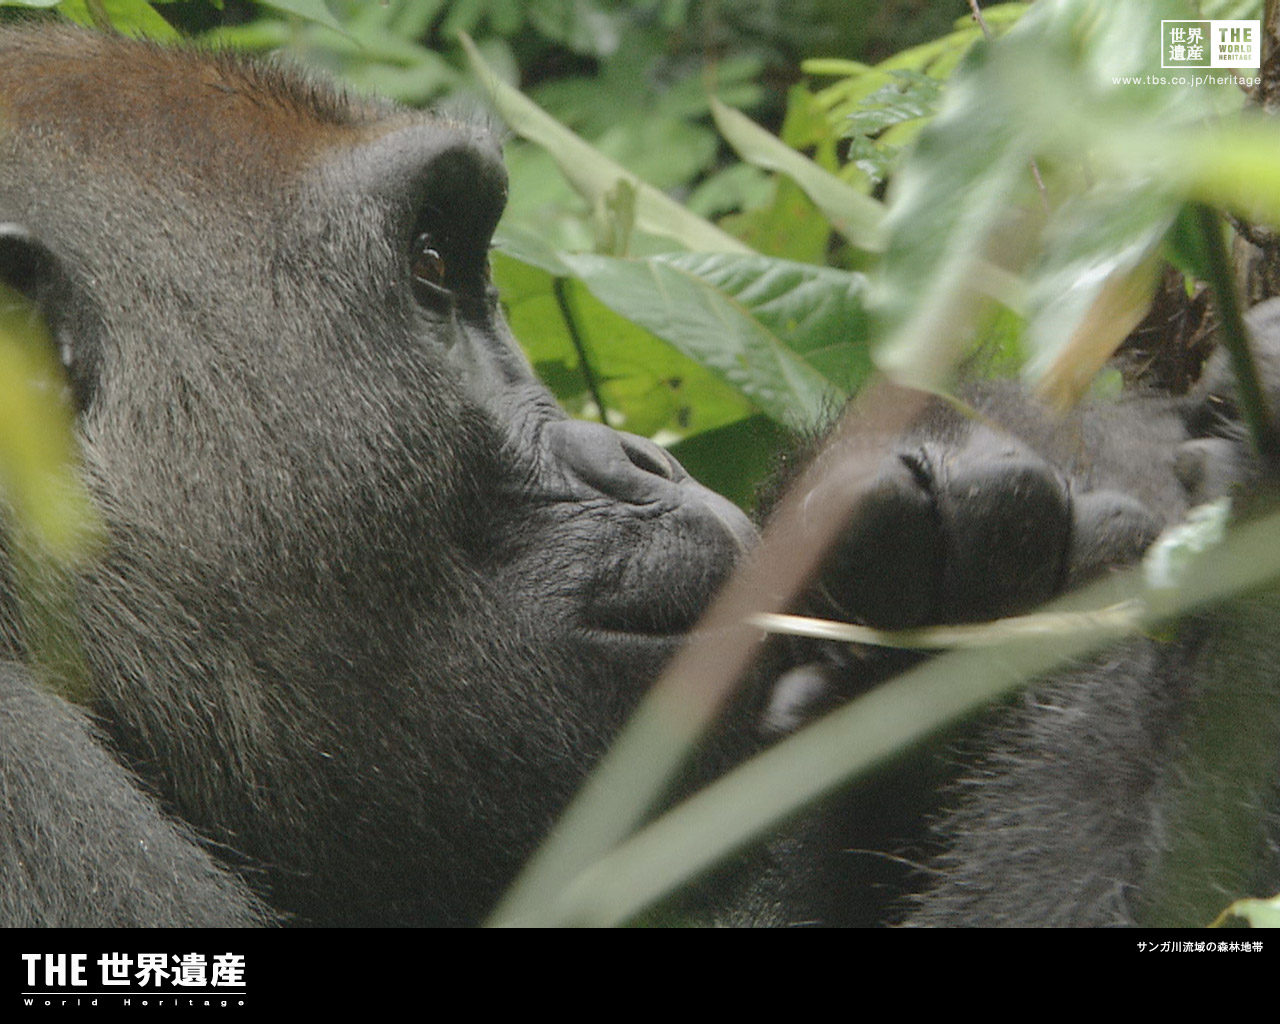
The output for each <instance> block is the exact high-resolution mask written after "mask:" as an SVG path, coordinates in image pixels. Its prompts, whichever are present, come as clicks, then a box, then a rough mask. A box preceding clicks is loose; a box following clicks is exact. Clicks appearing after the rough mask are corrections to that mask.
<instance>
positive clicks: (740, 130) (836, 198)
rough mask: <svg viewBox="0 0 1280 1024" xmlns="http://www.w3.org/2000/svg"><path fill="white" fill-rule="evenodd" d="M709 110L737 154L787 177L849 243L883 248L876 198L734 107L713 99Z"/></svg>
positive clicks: (882, 215) (882, 211)
mask: <svg viewBox="0 0 1280 1024" xmlns="http://www.w3.org/2000/svg"><path fill="white" fill-rule="evenodd" d="M711 111H712V113H713V114H714V116H715V119H716V126H717V127H718V128H719V129H720V131H721V133H722V134H723V135H724V137H725V139H726V140H727V141H728V142H729V145H731V146H733V148H734V149H735V150H736V151H737V153H738V155H739V156H741V157H742V159H744V160H746V161H747V162H748V163H751V164H755V165H756V166H757V167H763V168H765V169H766V170H771V171H779V172H781V173H783V174H786V175H787V176H788V177H790V178H791V179H792V180H793V181H794V182H795V183H796V184H797V185H799V186H800V187H801V188H802V189H804V191H805V193H806V194H807V195H808V196H809V198H810V199H812V200H813V201H814V203H815V204H816V205H817V207H818V208H819V209H820V210H821V211H822V212H823V214H825V215H826V217H827V218H828V219H829V220H830V221H831V224H832V226H833V227H834V228H835V229H836V230H837V231H839V232H840V233H841V234H842V235H844V237H845V238H847V239H848V240H849V241H850V242H852V243H853V244H854V245H856V246H858V247H860V248H862V249H867V250H870V251H877V250H879V249H880V248H882V246H883V232H882V225H883V220H884V208H883V207H882V206H881V205H880V203H878V202H877V201H876V200H874V199H872V198H871V197H870V196H866V195H863V194H862V193H861V192H859V191H858V190H857V189H855V188H852V187H851V186H849V185H848V184H846V183H845V182H843V181H841V180H840V179H839V178H837V177H836V176H835V175H834V174H831V173H829V172H828V171H824V170H823V169H822V168H821V167H819V166H818V165H817V164H815V163H814V162H813V161H812V160H810V159H808V158H807V157H805V156H803V155H802V154H800V153H797V152H796V151H795V150H794V149H792V148H791V147H790V146H788V145H786V143H784V142H782V141H781V140H780V139H777V138H775V137H774V136H772V135H770V134H769V133H768V132H766V131H765V130H764V129H763V128H761V127H759V126H758V125H757V124H755V123H754V122H753V121H751V120H750V119H749V118H747V117H745V116H743V115H742V114H740V113H739V112H738V111H736V110H733V109H732V108H730V107H726V106H725V105H724V104H723V103H720V102H718V101H715V100H713V101H712V103H711Z"/></svg>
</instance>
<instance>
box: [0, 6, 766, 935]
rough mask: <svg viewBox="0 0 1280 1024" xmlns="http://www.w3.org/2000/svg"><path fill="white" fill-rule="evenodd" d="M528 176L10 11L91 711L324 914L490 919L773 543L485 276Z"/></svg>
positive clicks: (4, 154)
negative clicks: (510, 183) (653, 686)
mask: <svg viewBox="0 0 1280 1024" xmlns="http://www.w3.org/2000/svg"><path fill="white" fill-rule="evenodd" d="M505 195H506V177H505V174H504V171H503V168H502V165H501V159H500V154H499V151H498V147H497V145H496V144H495V142H494V141H493V139H492V138H491V137H490V136H489V135H488V134H487V133H486V132H485V131H484V130H482V129H480V128H478V127H476V126H474V125H470V124H466V123H458V122H455V121H451V120H446V119H441V118H437V117H431V116H425V115H421V114H416V113H409V112H406V111H404V110H401V109H399V108H397V107H394V106H391V105H388V104H383V103H378V102H371V101H364V100H355V99H351V98H348V97H346V96H343V95H340V94H338V93H336V92H335V91H334V90H332V89H331V88H330V87H328V86H326V85H323V84H319V83H316V82H313V81H310V80H307V79H305V78H303V77H300V76H299V75H297V74H295V73H292V72H289V71H286V70H281V69H278V68H273V67H263V66H262V65H258V64H252V63H249V62H247V61H243V60H241V59H238V58H237V57H235V56H234V55H230V54H207V53H198V52H193V51H184V50H165V49H161V48H157V47H153V46H151V45H147V44H143V43H136V42H130V41H124V40H121V39H109V38H103V37H97V36H92V35H88V34H83V33H80V32H72V31H48V30H40V31H33V30H5V31H3V32H0V278H3V279H4V280H5V281H7V282H9V283H11V284H13V285H16V286H17V287H18V288H20V289H21V290H22V291H24V292H25V293H27V294H28V295H29V296H31V297H32V298H34V299H35V300H36V301H37V302H38V304H39V305H40V307H41V309H42V310H43V312H44V314H45V315H46V317H47V319H48V321H49V323H50V325H51V328H52V332H53V334H54V337H55V340H56V344H57V346H58V349H59V354H60V356H61V358H62V360H63V362H64V364H65V366H66V368H67V374H68V378H69V381H70V386H71V390H72V394H73V396H74V401H75V403H76V405H77V415H78V427H79V435H80V438H81V442H82V450H83V461H84V467H85V473H86V476H87V478H88V481H89V484H90V488H91V491H92V494H93V496H94V499H95V502H96V503H97V505H98V506H99V508H100V510H101V513H102V515H103V518H104V520H105V522H106V524H107V528H108V542H107V546H106V551H105V554H104V555H103V557H102V558H101V560H100V561H99V562H98V563H97V564H95V565H94V566H93V567H92V568H91V569H89V570H87V571H86V573H85V575H84V578H83V579H82V580H80V581H79V584H78V600H79V608H78V612H77V618H78V628H79V630H80V632H81V635H82V638H83V645H84V648H85V652H86V657H87V660H88V663H89V666H90V669H91V675H92V684H93V692H94V708H95V710H96V711H97V712H98V713H100V714H101V716H102V718H103V720H104V722H105V723H106V727H107V729H108V730H109V733H110V735H111V737H112V740H113V742H114V744H116V745H117V747H118V748H119V749H120V750H121V751H123V752H124V753H125V754H126V756H127V758H128V760H129V762H130V763H131V764H132V765H133V766H134V767H135V768H136V769H137V770H139V771H140V772H142V773H143V774H144V775H145V776H146V778H147V779H148V782H149V784H150V785H152V786H154V787H155V788H156V789H157V790H158V791H159V793H160V794H161V795H162V796H163V798H164V799H165V800H166V801H167V802H168V804H169V805H170V806H171V807H172V809H173V810H175V811H176V812H177V813H179V814H181V815H182V816H183V817H185V818H186V819H187V820H189V821H190V822H192V823H194V825H195V826H196V827H197V828H198V829H199V830H200V831H202V832H203V833H205V834H206V835H208V836H210V837H211V838H213V839H215V840H217V841H219V842H220V843H223V844H225V845H226V846H227V847H229V848H231V849H232V850H234V851H237V852H238V853H240V854H243V855H244V856H245V857H246V858H247V860H248V862H249V864H250V865H251V866H253V867H254V868H255V869H257V870H261V871H262V872H263V873H265V878H266V889H267V891H268V892H269V894H270V897H271V899H272V900H273V901H274V902H276V903H277V905H279V906H281V907H283V908H285V909H286V910H290V911H293V912H297V913H299V914H301V915H303V916H304V917H306V918H307V919H312V920H328V921H339V920H342V921H348V922H354V921H381V922H395V921H423V920H444V921H462V920H467V919H471V918H474V917H475V916H476V915H477V914H479V913H481V912H482V911H483V910H484V909H486V907H487V905H488V904H489V903H490V902H491V900H492V898H493V895H494V893H495V892H497V891H499V890H500V888H501V886H502V885H503V884H504V883H505V881H506V880H507V879H509V877H510V876H511V874H512V872H513V870H514V868H515V867H516V866H517V865H518V863H519V862H520V860H521V859H522V858H523V857H524V856H526V855H527V854H528V852H529V851H530V850H531V848H532V847H533V846H534V845H535V844H536V842H537V840H538V838H539V837H540V836H541V835H542V834H543V833H544V832H545V830H546V828H547V827H548V825H549V823H550V822H551V821H552V820H553V819H554V815H555V813H556V811H557V810H558V809H559V808H560V807H561V806H562V805H563V804H564V802H565V800H566V799H567V798H568V796H569V795H571V793H572V791H573V790H574V788H575V787H576V786H577V785H578V784H579V782H580V781H581V780H582V778H583V776H584V774H585V772H586V771H587V770H588V769H589V767H590V766H591V764H592V763H593V762H594V761H595V760H596V758H597V757H598V756H599V754H600V752H601V751H602V750H603V749H604V747H605V746H606V745H607V743H608V741H609V739H610V738H611V736H612V735H613V734H614V732H615V731H616V729H617V727H618V725H619V723H620V722H621V721H622V720H623V718H624V716H625V715H626V714H627V712H628V711H629V710H630V709H631V708H632V707H633V706H634V704H635V702H636V700H637V698H638V696H639V695H640V694H641V693H642V692H643V691H644V689H645V687H646V684H647V683H648V682H650V681H651V680H652V679H653V678H654V676H655V673H656V672H657V671H658V669H659V668H660V666H661V664H662V663H663V661H664V660H665V659H666V658H667V657H669V655H670V654H671V652H672V650H673V648H674V647H675V645H676V644H677V643H678V641H679V639H680V637H681V635H682V634H683V633H684V632H686V631H687V630H688V629H689V627H690V626H691V625H692V623H693V622H694V621H695V619H696V618H697V616H698V615H699V613H700V611H701V610H702V608H703V607H704V606H705V604H706V602H707V600H708V597H709V595H710V594H711V593H712V592H713V591H714V590H715V588H716V587H717V586H718V585H719V584H720V583H721V582H722V581H723V580H724V578H725V576H726V574H727V572H728V571H729V569H730V567H731V566H732V564H733V562H734V560H735V558H736V556H737V555H738V553H739V552H740V551H741V550H742V548H743V547H744V545H745V544H746V543H747V542H748V540H749V538H750V536H751V528H750V526H749V525H748V524H747V522H746V520H745V518H744V517H743V516H742V515H741V513H739V512H738V511H737V510H736V509H734V508H733V507H732V506H731V505H730V504H729V503H728V502H726V501H724V500H723V499H721V498H719V497H717V496H716V495H714V494H712V493H710V492H709V491H707V490H706V489H705V488H703V487H701V486H700V485H698V484H697V483H695V482H694V481H692V480H691V479H690V478H689V477H688V475H687V474H686V473H685V472H684V471H683V470H682V469H681V467H680V466H679V465H678V464H677V463H676V462H675V460H674V459H672V458H671V457H670V456H669V455H667V454H666V453H665V452H664V451H663V450H661V449H660V448H658V447H656V446H655V445H653V444H651V443H649V442H647V441H645V440H642V439H640V438H636V437H632V436H629V435H624V434H619V433H616V432H614V431H612V430H609V429H607V428H605V427H603V426H600V425H593V424H588V423H583V422H575V421H571V420H568V419H567V418H566V417H565V416H564V415H563V414H562V413H561V412H560V410H559V409H558V408H557V407H556V405H555V403H554V402H553V400H552V398H551V397H550V395H549V394H548V393H547V391H546V390H545V389H544V388H543V387H542V386H541V385H540V384H539V383H538V382H537V381H536V380H535V379H534V377H533V376H532V374H531V372H530V369H529V366H528V364H527V362H526V360H525V359H524V357H523V356H522V355H521V353H520V352H519V350H518V349H517V348H516V346H515V344H514V343H513V341H512V339H511V338H510V335H509V333H508V331H507V329H506V327H505V325H504V323H503V320H502V316H501V314H500V312H499V298H498V296H497V295H496V294H495V291H494V288H493V286H492V284H491V282H490V280H489V275H488V269H487V263H488V260H487V256H488V250H489V247H490V240H491V237H492V233H493V230H494V227H495V225H496V223H497V221H498V218H499V216H500V215H501V213H502V209H503V204H504V200H505ZM3 607H6V608H9V609H10V610H9V611H6V612H4V615H3V620H0V636H2V637H3V638H4V642H5V644H6V645H7V647H8V648H9V655H8V656H9V657H20V656H21V653H22V652H21V639H20V630H19V629H18V626H17V623H16V621H15V618H16V616H15V614H14V613H13V611H12V601H6V602H5V603H4V605H3Z"/></svg>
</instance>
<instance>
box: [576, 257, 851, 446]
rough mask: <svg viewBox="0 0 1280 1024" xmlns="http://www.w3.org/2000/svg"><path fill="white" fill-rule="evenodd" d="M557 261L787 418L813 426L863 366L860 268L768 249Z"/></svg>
mask: <svg viewBox="0 0 1280 1024" xmlns="http://www.w3.org/2000/svg"><path fill="white" fill-rule="evenodd" d="M560 259H561V260H562V261H563V263H564V265H565V266H566V267H568V268H569V269H570V270H571V271H572V272H573V273H574V274H576V275H577V276H578V277H579V278H580V279H581V280H582V283H583V284H584V285H585V286H586V287H587V288H588V289H590V291H591V293H592V294H593V295H595V296H596V298H598V299H599V300H600V301H601V302H603V303H604V304H605V305H607V306H609V307H610V308H611V309H613V310H615V311H617V312H618V313H620V314H622V315H623V316H625V317H627V318H628V319H629V320H633V321H634V322H636V323H638V324H641V325H642V326H644V327H646V328H648V329H649V330H650V331H652V332H653V333H654V334H656V335H657V336H658V337H660V338H662V339H663V340H665V341H667V342H668V343H669V344H671V345H673V346H674V347H675V348H677V349H678V350H679V351H681V352H683V353H685V354H686V355H688V356H690V357H691V358H692V359H694V360H695V361H696V362H698V363H699V364H701V365H703V366H705V367H707V368H708V369H709V370H711V371H712V372H713V373H715V374H717V375H718V376H719V377H721V378H722V379H723V380H725V381H727V382H728V383H730V384H732V385H733V386H734V387H735V388H737V389H738V390H740V391H741V392H742V393H743V394H744V395H746V396H747V397H748V398H750V399H751V401H752V402H753V403H755V405H756V406H757V407H758V408H759V409H760V410H761V411H762V412H764V413H766V414H767V415H769V416H770V417H772V418H773V419H774V420H776V421H777V422H779V423H782V424H785V425H787V426H813V425H816V424H818V423H820V422H822V421H823V420H824V419H825V418H826V417H827V415H829V413H830V412H831V411H832V409H833V408H836V407H838V406H839V404H840V403H841V401H842V398H843V396H844V395H845V394H846V393H847V391H848V389H850V388H851V387H852V386H854V385H855V384H856V383H857V382H858V380H860V379H861V377H862V375H863V374H862V372H861V371H862V370H863V369H865V367H866V366H867V361H866V357H865V353H864V350H865V343H866V339H865V335H864V334H862V333H860V328H862V327H865V322H866V321H865V318H864V317H863V315H862V301H863V294H862V293H863V288H864V281H863V278H862V277H861V276H860V275H856V274H849V273H845V272H843V271H838V270H832V269H830V268H824V267H810V266H806V265H804V264H798V263H787V262H784V261H781V260H771V259H769V258H767V257H764V256H747V257H743V256H735V255H732V254H716V255H705V254H698V253H686V254H679V255H663V256H655V257H652V258H650V259H648V260H626V259H617V258H613V257H607V256H597V255H591V254H585V253H583V254H572V255H570V254H563V255H561V257H560Z"/></svg>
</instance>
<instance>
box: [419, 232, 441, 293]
mask: <svg viewBox="0 0 1280 1024" xmlns="http://www.w3.org/2000/svg"><path fill="white" fill-rule="evenodd" d="M410 272H411V273H412V274H413V279H414V280H415V281H421V282H422V283H423V284H430V285H435V286H436V287H437V288H443V287H444V286H445V284H444V279H445V264H444V257H443V256H442V255H440V250H439V249H438V248H436V242H435V239H434V238H432V237H431V233H430V232H428V231H424V232H423V233H422V234H420V235H419V236H418V237H417V238H415V239H414V241H413V263H412V264H411V267H410Z"/></svg>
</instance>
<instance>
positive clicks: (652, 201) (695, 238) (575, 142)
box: [461, 35, 747, 252]
mask: <svg viewBox="0 0 1280 1024" xmlns="http://www.w3.org/2000/svg"><path fill="white" fill-rule="evenodd" d="M461 39H462V45H463V47H464V48H465V49H466V51H467V56H468V58H469V59H470V61H471V66H472V68H473V69H474V71H475V74H476V76H477V77H478V78H479V79H480V81H481V83H482V84H483V85H484V87H485V89H486V90H487V91H488V93H489V96H490V98H491V99H492V101H493V103H494V106H495V107H496V108H497V110H498V112H499V113H500V114H501V115H502V117H503V119H504V120H505V121H506V122H507V124H508V125H510V126H511V129H512V130H513V131H514V132H515V133H516V134H517V135H520V136H521V137H522V138H526V139H528V140H529V141H530V142H534V143H537V144H538V145H539V146H542V147H543V148H544V149H545V150H546V151H547V152H548V153H549V154H551V156H552V158H553V159H554V160H555V161H556V164H557V166H558V167H559V168H560V170H561V173H563V174H564V176H565V177H566V178H568V179H569V181H570V182H572V183H573V186H574V188H576V189H577V190H578V191H579V192H580V193H581V194H582V195H583V196H584V197H586V198H587V200H588V201H589V202H590V203H591V204H592V205H593V206H600V205H602V204H603V203H604V201H605V197H606V196H608V195H609V194H611V193H613V192H614V190H615V189H616V188H617V185H618V182H619V181H626V182H627V183H628V184H629V185H631V187H632V188H634V189H635V194H636V205H635V217H636V224H637V226H639V227H640V228H642V229H644V230H645V231H649V232H652V233H653V234H656V235H661V236H663V237H664V238H670V239H674V240H675V241H677V242H678V243H680V244H681V245H682V246H684V247H686V248H688V249H692V250H695V251H705V252H746V251H747V249H746V247H745V246H744V245H743V244H742V243H741V242H739V241H738V240H737V239H736V238H733V237H732V236H731V235H727V234H725V233H724V232H723V231H721V230H720V229H719V228H717V227H716V226H715V225H714V224H709V223H708V222H707V221H705V220H703V219H702V218H701V217H698V216H696V215H694V214H692V213H690V212H689V211H688V210H686V209H685V208H684V207H683V206H681V205H680V204H679V203H677V202H676V201H675V200H673V199H671V198H670V197H668V196H666V195H664V194H663V193H662V192H659V191H658V190H657V189H655V188H653V187H652V186H651V185H648V184H646V183H645V182H643V181H641V180H640V178H638V177H637V176H636V175H634V174H632V173H631V172H630V171H627V170H626V169H624V168H623V167H621V166H619V165H618V164H617V163H615V162H614V161H613V160H610V159H609V158H608V157H606V156H604V154H602V153H601V152H600V151H599V150H597V149H596V148H595V147H593V146H592V145H590V144H589V143H588V142H586V141H585V140H584V139H582V138H580V137H579V136H578V135H576V134H574V133H573V132H571V131H570V130H569V129H568V128H566V127H565V126H564V125H562V124H560V123H559V122H558V121H556V120H555V119H554V118H552V117H550V116H549V115H548V114H546V113H545V112H544V111H542V110H540V109H539V108H538V107H537V106H536V105H535V104H534V103H533V102H532V101H531V100H529V99H527V98H526V97H524V96H522V95H521V94H520V93H519V92H518V91H517V90H515V89H513V88H512V87H511V86H509V85H507V84H506V83H505V82H503V81H502V80H501V79H499V78H498V76H497V75H496V74H494V72H493V70H492V69H491V68H490V67H489V66H488V65H487V64H486V63H485V62H484V59H483V58H482V57H481V56H480V52H479V50H477V49H476V46H475V44H474V43H473V42H472V41H471V40H470V38H468V37H467V36H465V35H464V36H461Z"/></svg>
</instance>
